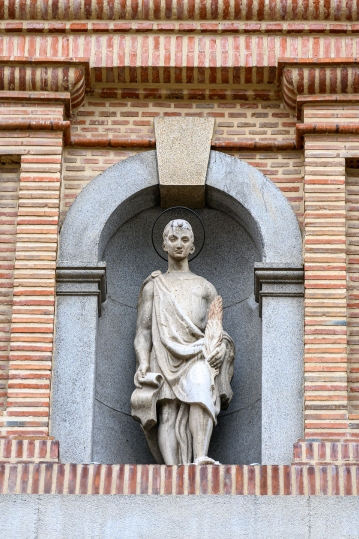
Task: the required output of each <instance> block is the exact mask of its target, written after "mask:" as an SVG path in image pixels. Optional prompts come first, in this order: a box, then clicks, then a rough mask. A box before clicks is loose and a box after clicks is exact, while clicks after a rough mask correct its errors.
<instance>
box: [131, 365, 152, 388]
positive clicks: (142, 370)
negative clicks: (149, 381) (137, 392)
mask: <svg viewBox="0 0 359 539" xmlns="http://www.w3.org/2000/svg"><path fill="white" fill-rule="evenodd" d="M148 369H149V365H140V366H139V367H138V369H137V371H136V374H135V378H134V382H135V386H136V387H138V388H139V389H141V388H142V383H143V382H144V380H145V378H146V374H147V371H148ZM141 382H142V383H141Z"/></svg>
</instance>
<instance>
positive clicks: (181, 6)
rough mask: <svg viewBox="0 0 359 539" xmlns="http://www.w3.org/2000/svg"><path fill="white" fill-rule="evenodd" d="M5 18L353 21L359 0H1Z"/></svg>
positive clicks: (2, 12)
mask: <svg viewBox="0 0 359 539" xmlns="http://www.w3.org/2000/svg"><path fill="white" fill-rule="evenodd" d="M0 10H1V18H2V19H5V20H35V21H36V20H40V21H44V20H59V21H67V20H70V21H71V20H75V21H86V20H104V21H107V20H110V21H111V20H115V21H117V20H133V19H134V20H145V21H146V20H147V21H148V20H161V21H162V20H163V21H165V20H171V21H172V20H204V21H206V20H209V21H212V20H216V19H217V20H233V19H234V20H250V21H263V20H272V21H282V20H289V21H303V20H304V21H307V20H308V21H310V20H316V21H337V22H343V21H353V22H355V21H356V20H357V18H358V16H359V11H358V7H357V4H356V2H346V3H345V5H344V7H339V8H338V5H337V2H336V1H335V0H329V1H328V0H309V1H308V2H306V4H305V5H303V4H301V3H300V2H292V1H291V0H272V1H271V2H265V0H258V1H255V0H242V1H241V2H238V1H236V2H222V1H221V0H212V1H211V3H210V4H208V3H206V2H202V1H201V0H194V1H193V2H189V1H188V0H169V1H168V0H149V1H147V2H143V3H142V2H137V1H134V0H124V1H123V0H113V1H112V2H104V0H93V1H92V2H88V1H87V0H62V1H61V2H58V0H47V1H46V0H32V1H31V3H30V5H29V6H27V5H26V4H24V3H23V1H22V0H12V1H10V0H2V1H1V3H0Z"/></svg>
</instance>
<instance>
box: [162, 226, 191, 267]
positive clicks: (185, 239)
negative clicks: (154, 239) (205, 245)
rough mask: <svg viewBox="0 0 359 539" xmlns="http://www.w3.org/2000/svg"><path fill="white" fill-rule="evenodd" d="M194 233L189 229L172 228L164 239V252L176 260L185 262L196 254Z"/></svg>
mask: <svg viewBox="0 0 359 539" xmlns="http://www.w3.org/2000/svg"><path fill="white" fill-rule="evenodd" d="M193 241H194V238H193V233H192V231H191V230H189V229H188V228H183V227H177V226H174V227H171V228H170V230H169V233H168V234H165V235H164V237H163V244H162V247H163V250H164V251H165V252H166V253H168V256H169V257H171V258H174V259H175V260H183V259H184V258H187V257H188V256H189V255H191V254H192V253H194V250H195V246H194V243H193Z"/></svg>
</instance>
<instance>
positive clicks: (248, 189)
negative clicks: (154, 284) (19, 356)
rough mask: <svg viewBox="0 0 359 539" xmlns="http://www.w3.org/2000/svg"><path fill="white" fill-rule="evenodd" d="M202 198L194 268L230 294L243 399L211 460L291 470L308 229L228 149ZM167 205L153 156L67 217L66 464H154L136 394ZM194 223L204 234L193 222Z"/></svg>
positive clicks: (223, 420) (57, 424)
mask: <svg viewBox="0 0 359 539" xmlns="http://www.w3.org/2000/svg"><path fill="white" fill-rule="evenodd" d="M205 193H206V199H205V202H206V204H205V208H203V209H201V210H197V211H198V214H199V215H200V217H201V219H202V220H203V223H204V226H205V230H206V242H205V246H204V249H203V251H202V253H201V254H200V255H199V257H198V258H197V259H196V260H194V261H193V262H192V263H190V268H191V269H192V271H193V272H195V273H198V274H199V275H202V276H204V277H206V278H207V279H208V280H210V281H211V282H212V283H213V284H214V285H215V286H216V288H217V291H218V293H219V294H221V295H222V296H223V300H224V328H225V329H226V330H227V331H228V333H229V334H230V335H231V337H232V338H233V340H234V342H235V346H236V359H235V374H234V379H233V383H232V387H233V389H234V398H233V400H232V402H231V403H230V405H229V407H228V409H227V410H226V411H223V412H221V414H220V416H219V419H218V426H217V427H216V429H215V430H214V434H213V436H212V441H211V447H210V451H209V455H210V456H211V457H213V458H215V459H217V460H219V461H220V462H222V463H231V464H248V463H253V462H259V463H277V464H280V463H282V464H284V463H289V462H291V457H292V447H293V443H294V442H296V441H297V440H298V438H300V437H301V436H302V432H303V414H302V409H303V399H302V386H303V304H302V297H301V296H302V295H303V286H302V273H303V272H302V266H301V264H302V254H301V236H300V231H299V227H298V223H297V220H296V217H295V215H294V213H293V211H292V209H291V207H290V205H289V203H288V201H287V200H286V199H285V197H284V196H283V195H282V193H281V192H280V191H279V189H277V188H276V187H275V186H274V184H273V183H272V182H271V181H270V180H269V179H268V178H266V177H265V176H264V175H263V174H261V173H260V172H259V171H257V170H256V169H254V168H253V167H250V166H249V165H247V164H245V163H243V162H242V161H240V160H239V159H235V158H232V157H230V156H228V155H225V154H221V153H219V152H214V151H212V152H211V154H210V159H209V165H208V171H207V178H206V190H205ZM159 202H160V189H159V181H158V171H157V160H156V152H152V151H151V152H146V153H144V154H139V155H137V156H135V157H132V158H129V159H126V160H125V161H122V162H121V163H118V164H117V165H114V166H113V167H111V168H109V169H108V170H106V171H105V172H104V173H103V174H101V175H100V176H98V177H97V178H95V179H94V180H93V181H92V182H90V184H89V185H88V186H87V187H86V188H85V189H84V190H83V191H82V193H81V194H80V195H79V196H78V198H77V199H76V201H75V202H74V204H73V205H72V207H71V209H70V210H69V212H68V215H67V217H66V219H65V222H64V225H63V228H62V231H61V235H60V249H59V257H58V268H57V280H58V284H57V311H56V343H55V344H56V347H55V356H54V365H53V381H52V408H51V434H52V435H53V436H54V437H55V438H56V439H58V440H59V441H60V459H61V461H62V462H92V461H95V462H100V463H143V464H146V463H153V462H154V460H153V457H152V455H151V454H150V452H149V450H148V447H147V442H146V440H145V437H144V434H143V433H142V431H141V428H140V425H139V424H138V423H136V422H135V421H134V420H133V418H132V417H131V414H130V396H131V393H132V391H133V388H134V385H133V375H134V372H135V354H134V348H133V340H134V334H135V324H136V303H137V297H138V293H139V289H140V286H141V284H142V282H143V281H144V279H145V278H146V277H147V276H148V275H149V274H150V273H151V272H152V271H154V270H157V269H160V270H162V271H165V270H166V263H165V262H164V261H162V260H161V259H160V258H159V257H158V255H157V254H156V252H155V251H154V249H153V246H152V244H151V229H152V225H153V223H154V221H155V219H156V217H157V216H158V215H159V214H160V213H161V211H162V209H161V208H160V206H159ZM186 217H187V218H188V220H190V221H191V223H192V224H193V225H194V232H195V236H196V237H197V238H198V234H197V231H196V219H195V218H194V219H191V218H189V217H188V216H186ZM186 217H185V218H186ZM106 281H107V295H106ZM101 304H102V305H101ZM99 315H100V316H99Z"/></svg>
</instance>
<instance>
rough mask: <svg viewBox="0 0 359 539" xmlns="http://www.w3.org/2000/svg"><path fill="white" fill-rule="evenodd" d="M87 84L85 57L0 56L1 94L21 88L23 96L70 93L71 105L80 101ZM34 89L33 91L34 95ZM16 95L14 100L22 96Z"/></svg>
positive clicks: (87, 67)
mask: <svg viewBox="0 0 359 539" xmlns="http://www.w3.org/2000/svg"><path fill="white" fill-rule="evenodd" d="M89 86H90V69H89V60H88V59H87V58H62V57H37V58H29V57H25V56H0V98H1V93H3V92H4V94H5V98H6V99H8V96H7V95H6V94H7V93H9V92H12V93H14V95H15V96H16V93H17V92H21V93H22V96H21V97H23V98H28V99H34V98H35V99H39V93H40V94H41V93H42V95H41V99H45V98H46V94H44V93H45V92H46V93H47V92H48V96H49V99H50V101H51V100H53V96H54V94H56V93H61V94H63V93H65V92H66V93H69V95H70V107H68V108H70V109H75V108H78V107H80V106H81V105H82V103H83V101H84V98H85V92H86V89H88V88H89ZM33 93H35V94H36V95H34V94H33ZM21 97H20V96H19V95H17V100H21Z"/></svg>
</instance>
